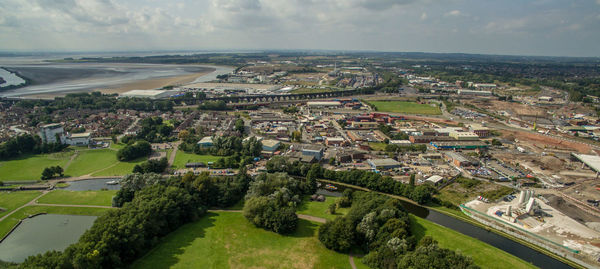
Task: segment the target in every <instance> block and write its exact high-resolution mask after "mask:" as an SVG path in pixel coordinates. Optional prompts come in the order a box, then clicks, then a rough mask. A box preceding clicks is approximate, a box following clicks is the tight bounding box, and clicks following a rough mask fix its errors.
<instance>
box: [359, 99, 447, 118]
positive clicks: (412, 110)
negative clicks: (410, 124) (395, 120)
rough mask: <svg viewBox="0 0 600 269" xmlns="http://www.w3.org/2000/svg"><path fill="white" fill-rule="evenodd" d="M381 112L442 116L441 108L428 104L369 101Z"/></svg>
mask: <svg viewBox="0 0 600 269" xmlns="http://www.w3.org/2000/svg"><path fill="white" fill-rule="evenodd" d="M368 102H369V103H370V104H372V105H374V106H375V107H376V108H377V111H381V112H395V113H407V114H423V115H441V114H442V111H440V109H439V107H437V106H435V105H433V106H432V105H428V104H418V103H415V102H406V101H368Z"/></svg>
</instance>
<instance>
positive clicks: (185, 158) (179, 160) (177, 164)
mask: <svg viewBox="0 0 600 269" xmlns="http://www.w3.org/2000/svg"><path fill="white" fill-rule="evenodd" d="M220 158H222V157H219V156H212V155H198V154H194V153H186V152H183V151H182V150H178V151H177V154H176V155H175V161H173V168H177V169H181V168H185V164H186V163H189V162H192V163H193V162H203V163H205V164H206V163H207V162H216V161H217V160H219V159H220Z"/></svg>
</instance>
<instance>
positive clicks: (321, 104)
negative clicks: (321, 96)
mask: <svg viewBox="0 0 600 269" xmlns="http://www.w3.org/2000/svg"><path fill="white" fill-rule="evenodd" d="M306 105H307V106H308V107H309V108H327V107H340V106H342V103H340V102H339V101H310V102H306Z"/></svg>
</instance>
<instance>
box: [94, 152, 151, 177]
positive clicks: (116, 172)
mask: <svg viewBox="0 0 600 269" xmlns="http://www.w3.org/2000/svg"><path fill="white" fill-rule="evenodd" d="M147 159H148V158H146V157H142V158H137V159H135V160H132V161H128V162H118V161H117V162H115V163H113V164H112V165H110V166H107V167H105V168H104V169H101V170H97V171H96V172H94V173H93V174H92V176H94V177H97V176H123V175H126V174H131V171H132V170H133V167H134V166H135V165H136V164H141V163H143V162H145V161H146V160H147ZM115 160H116V157H115Z"/></svg>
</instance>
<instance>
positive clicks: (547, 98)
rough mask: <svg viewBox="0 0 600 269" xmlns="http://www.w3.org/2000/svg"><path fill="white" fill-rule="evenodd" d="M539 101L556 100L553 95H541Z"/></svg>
mask: <svg viewBox="0 0 600 269" xmlns="http://www.w3.org/2000/svg"><path fill="white" fill-rule="evenodd" d="M538 101H543V102H552V101H554V98H553V97H552V96H540V97H538Z"/></svg>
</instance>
